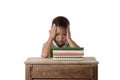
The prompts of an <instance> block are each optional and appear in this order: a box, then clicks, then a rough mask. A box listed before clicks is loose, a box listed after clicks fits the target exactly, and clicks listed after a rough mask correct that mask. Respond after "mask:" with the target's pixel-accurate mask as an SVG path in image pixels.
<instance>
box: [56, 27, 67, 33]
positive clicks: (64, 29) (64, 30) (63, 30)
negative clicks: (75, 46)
mask: <svg viewBox="0 0 120 80" xmlns="http://www.w3.org/2000/svg"><path fill="white" fill-rule="evenodd" d="M57 32H66V28H64V27H59V26H57Z"/></svg>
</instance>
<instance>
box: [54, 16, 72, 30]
mask: <svg viewBox="0 0 120 80" xmlns="http://www.w3.org/2000/svg"><path fill="white" fill-rule="evenodd" d="M53 24H55V25H56V26H60V27H64V28H67V26H68V25H69V24H70V23H69V20H68V19H67V18H66V17H63V16H57V17H55V18H54V19H53V21H52V25H53Z"/></svg>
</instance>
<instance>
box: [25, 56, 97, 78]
mask: <svg viewBox="0 0 120 80" xmlns="http://www.w3.org/2000/svg"><path fill="white" fill-rule="evenodd" d="M98 63H99V62H98V61H97V60H96V59H95V58H94V57H84V59H83V60H82V61H53V59H52V58H28V59H27V60H26V61H25V66H26V69H25V70H26V71H25V74H26V75H25V76H26V78H25V80H98Z"/></svg>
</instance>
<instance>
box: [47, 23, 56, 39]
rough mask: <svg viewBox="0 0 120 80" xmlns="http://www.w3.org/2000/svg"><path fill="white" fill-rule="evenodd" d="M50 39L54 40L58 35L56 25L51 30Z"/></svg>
mask: <svg viewBox="0 0 120 80" xmlns="http://www.w3.org/2000/svg"><path fill="white" fill-rule="evenodd" d="M49 34H50V38H52V39H54V38H55V35H56V25H55V24H53V25H52V28H51V29H50V30H49Z"/></svg>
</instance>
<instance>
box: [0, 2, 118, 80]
mask: <svg viewBox="0 0 120 80" xmlns="http://www.w3.org/2000/svg"><path fill="white" fill-rule="evenodd" d="M56 16H65V17H67V18H68V19H69V21H70V23H71V26H70V28H71V33H72V39H73V40H74V41H75V42H76V43H77V44H78V45H80V46H81V47H84V48H85V56H94V57H96V59H97V60H98V61H99V75H98V77H99V80H120V77H119V72H120V65H119V63H120V62H119V60H120V57H119V54H120V38H119V37H120V35H119V34H120V29H119V27H120V1H119V0H118V1H117V0H7V1H6V0H0V80H25V65H24V61H25V60H26V59H27V58H28V57H40V56H41V49H42V45H43V43H44V42H45V41H46V40H47V39H48V36H49V33H48V31H49V29H50V27H51V22H52V20H53V18H54V17H56Z"/></svg>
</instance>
